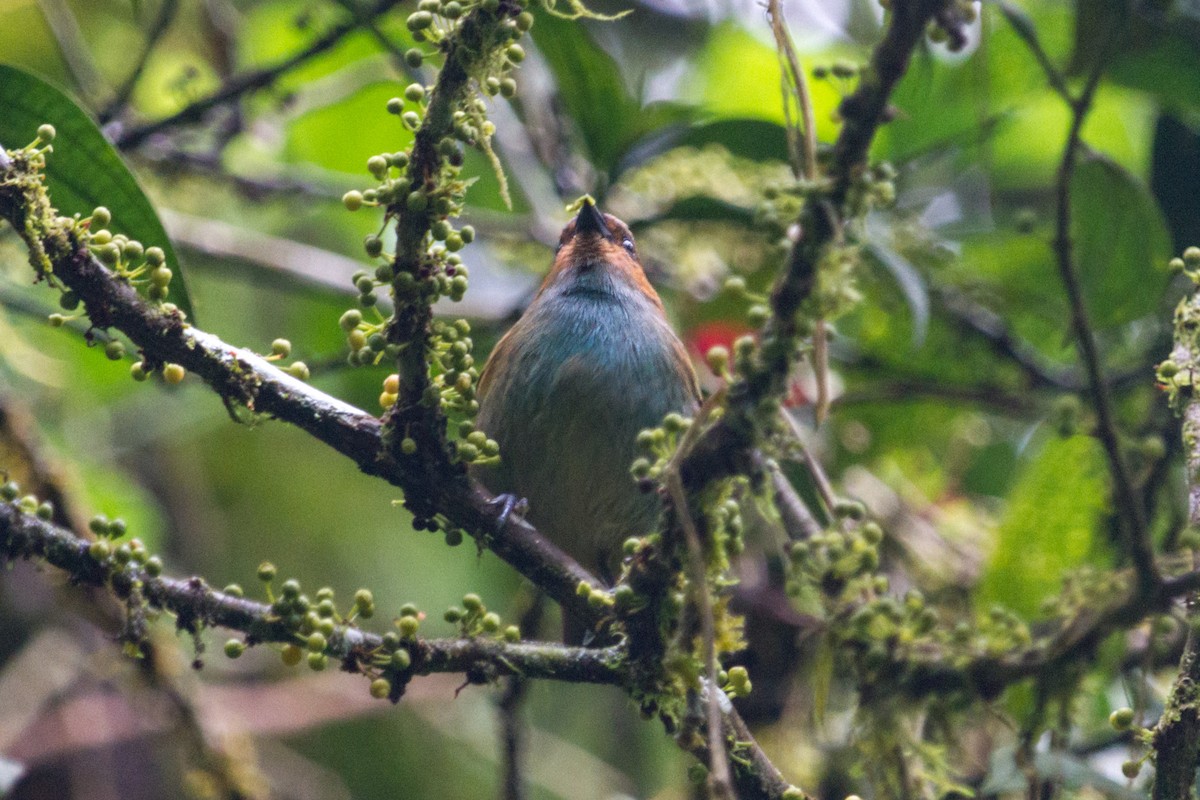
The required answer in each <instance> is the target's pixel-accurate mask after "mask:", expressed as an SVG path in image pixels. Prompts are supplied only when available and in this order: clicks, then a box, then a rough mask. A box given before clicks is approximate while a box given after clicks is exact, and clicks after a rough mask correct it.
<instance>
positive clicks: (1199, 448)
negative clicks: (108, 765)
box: [1153, 293, 1200, 800]
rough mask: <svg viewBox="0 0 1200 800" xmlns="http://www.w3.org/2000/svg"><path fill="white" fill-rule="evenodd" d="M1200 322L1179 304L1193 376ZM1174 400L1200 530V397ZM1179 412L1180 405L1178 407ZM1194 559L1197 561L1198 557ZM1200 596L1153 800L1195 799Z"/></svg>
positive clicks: (1189, 305)
mask: <svg viewBox="0 0 1200 800" xmlns="http://www.w3.org/2000/svg"><path fill="white" fill-rule="evenodd" d="M1197 319H1200V295H1197V294H1196V293H1193V294H1192V296H1191V297H1188V298H1185V299H1184V300H1183V301H1181V302H1180V304H1179V308H1178V310H1177V311H1176V312H1175V346H1174V347H1173V348H1172V350H1171V361H1173V362H1174V363H1175V364H1176V365H1177V366H1179V367H1180V368H1181V370H1182V374H1188V375H1190V374H1191V372H1192V370H1193V369H1194V368H1195V366H1196V365H1197V364H1200V340H1198V339H1197V330H1198V329H1200V328H1198V326H1197V325H1196V324H1195V322H1196V320H1197ZM1177 391H1178V393H1177V394H1176V395H1175V400H1176V402H1177V403H1182V408H1179V411H1180V412H1181V415H1182V417H1183V424H1182V431H1181V433H1182V437H1181V438H1182V440H1183V448H1184V457H1185V458H1186V460H1187V469H1186V475H1187V491H1188V523H1189V525H1190V526H1191V527H1193V528H1196V527H1197V526H1200V397H1197V396H1196V394H1195V392H1194V391H1192V390H1191V388H1190V386H1189V387H1188V388H1184V387H1179V389H1178V390H1177ZM1177 408H1178V405H1177ZM1193 558H1194V557H1193ZM1197 602H1200V594H1198V593H1197V592H1192V593H1191V595H1190V596H1189V597H1188V603H1187V605H1188V610H1189V612H1190V613H1189V619H1188V623H1189V624H1188V633H1187V640H1186V642H1185V643H1184V647H1183V654H1182V656H1181V657H1180V659H1179V674H1178V676H1177V677H1176V678H1175V682H1174V684H1173V685H1172V686H1171V692H1170V695H1169V696H1168V697H1167V701H1166V704H1165V706H1164V708H1163V713H1162V717H1161V719H1159V721H1158V725H1157V726H1156V727H1155V729H1154V739H1153V749H1154V753H1155V774H1154V791H1153V797H1154V800H1173V798H1177V797H1190V796H1191V792H1192V786H1193V785H1194V783H1195V778H1196V762H1197V759H1198V758H1200V633H1198V632H1197V630H1196V625H1197V620H1196V616H1195V612H1196V605H1197Z"/></svg>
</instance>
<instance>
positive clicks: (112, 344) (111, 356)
mask: <svg viewBox="0 0 1200 800" xmlns="http://www.w3.org/2000/svg"><path fill="white" fill-rule="evenodd" d="M104 355H105V357H106V358H108V360H109V361H120V360H121V359H122V358H124V357H125V344H124V343H123V342H121V341H120V340H119V339H110V340H109V341H108V342H106V343H105V344H104Z"/></svg>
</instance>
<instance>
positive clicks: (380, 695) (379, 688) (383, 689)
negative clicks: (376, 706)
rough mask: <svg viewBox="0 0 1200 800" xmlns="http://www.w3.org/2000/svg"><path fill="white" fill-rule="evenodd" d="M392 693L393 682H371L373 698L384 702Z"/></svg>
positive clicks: (385, 680) (384, 680) (384, 679)
mask: <svg viewBox="0 0 1200 800" xmlns="http://www.w3.org/2000/svg"><path fill="white" fill-rule="evenodd" d="M391 693H392V682H391V681H389V680H388V679H387V678H376V679H375V680H373V681H371V697H374V698H375V699H376V700H383V699H384V698H385V697H387V696H388V695H389V694H391Z"/></svg>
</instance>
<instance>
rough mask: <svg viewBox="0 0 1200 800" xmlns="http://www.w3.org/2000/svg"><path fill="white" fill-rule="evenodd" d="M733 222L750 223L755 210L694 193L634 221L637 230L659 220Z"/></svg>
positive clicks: (634, 227)
mask: <svg viewBox="0 0 1200 800" xmlns="http://www.w3.org/2000/svg"><path fill="white" fill-rule="evenodd" d="M668 220H671V221H682V222H733V223H739V224H742V225H747V226H748V225H750V223H751V222H753V221H754V210H753V209H750V208H745V207H744V206H739V205H735V204H733V203H727V202H725V201H724V200H719V199H717V198H715V197H707V196H704V195H693V196H692V197H684V198H681V199H679V200H676V201H675V202H674V203H672V204H671V206H670V207H669V208H667V209H666V210H664V211H661V212H659V213H657V214H655V215H654V216H651V217H645V218H643V219H640V220H637V221H636V222H634V223H633V229H634V230H635V231H637V230H640V229H642V228H648V227H650V226H652V225H655V224H657V223H659V222H666V221H668Z"/></svg>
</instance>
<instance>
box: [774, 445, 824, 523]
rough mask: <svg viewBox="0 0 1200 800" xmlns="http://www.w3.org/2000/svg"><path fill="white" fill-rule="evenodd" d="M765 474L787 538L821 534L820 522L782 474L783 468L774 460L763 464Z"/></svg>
mask: <svg viewBox="0 0 1200 800" xmlns="http://www.w3.org/2000/svg"><path fill="white" fill-rule="evenodd" d="M765 469H766V471H767V474H769V475H770V476H771V489H772V490H773V496H774V499H775V507H776V508H777V509H778V510H779V516H780V518H781V519H782V520H783V529H784V531H785V532H786V533H787V535H788V538H789V539H791V540H792V541H794V542H801V541H805V540H807V539H812V538H813V537H814V536H819V535H820V534H821V523H819V522H817V518H816V517H814V516H813V513H812V511H810V510H809V508H808V504H807V503H805V502H804V500H803V499H802V498H801V497H800V495H799V494H797V493H796V489H795V487H793V486H792V484H791V482H790V481H789V480H788V479H787V476H786V475H784V474H783V470H782V469H780V468H779V465H778V464H776V463H775V462H774V461H768V462H767V464H766V465H765Z"/></svg>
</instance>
